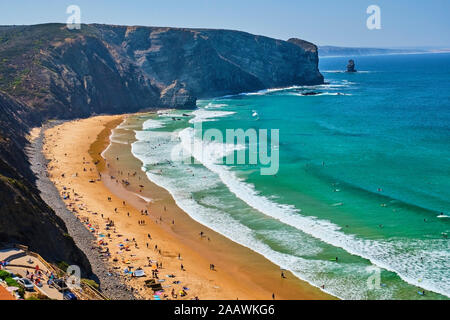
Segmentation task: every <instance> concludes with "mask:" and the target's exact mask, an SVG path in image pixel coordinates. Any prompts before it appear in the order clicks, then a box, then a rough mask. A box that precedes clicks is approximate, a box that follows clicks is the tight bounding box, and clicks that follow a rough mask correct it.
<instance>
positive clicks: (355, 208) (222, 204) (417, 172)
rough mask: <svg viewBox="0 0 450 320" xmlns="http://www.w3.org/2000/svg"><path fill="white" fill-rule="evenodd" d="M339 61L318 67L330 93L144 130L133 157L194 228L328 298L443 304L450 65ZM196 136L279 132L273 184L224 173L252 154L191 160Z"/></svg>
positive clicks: (445, 58)
mask: <svg viewBox="0 0 450 320" xmlns="http://www.w3.org/2000/svg"><path fill="white" fill-rule="evenodd" d="M348 59H349V58H323V59H321V61H320V70H321V72H322V73H323V75H324V76H325V80H326V82H327V84H325V85H321V86H314V87H292V88H286V89H275V90H265V91H261V92H255V93H243V94H240V95H235V96H227V97H221V98H215V99H210V100H201V101H199V102H198V109H197V110H195V111H192V110H191V111H180V110H176V111H169V112H165V113H160V114H159V115H158V116H157V117H155V116H148V117H147V118H148V119H146V121H145V122H144V125H143V129H142V130H140V131H136V138H137V140H138V141H137V142H135V143H134V144H133V148H132V150H133V154H134V155H135V156H136V157H137V158H139V159H140V160H142V161H143V163H144V167H143V170H145V171H146V172H147V176H148V177H149V179H150V180H152V181H154V182H155V183H157V184H159V185H160V186H162V187H164V188H166V189H167V190H169V192H170V193H171V194H172V195H173V197H174V198H175V200H176V202H177V203H178V205H179V206H180V207H181V208H183V209H184V210H185V211H186V212H187V213H188V214H189V215H191V216H192V217H193V218H194V219H196V220H198V221H199V222H201V223H203V224H205V225H207V226H209V227H211V228H212V229H214V230H216V231H217V232H219V233H222V234H224V235H225V236H227V237H229V238H230V239H232V240H234V241H236V242H238V243H241V244H243V245H244V246H247V247H249V248H251V249H252V250H254V251H257V252H259V253H261V254H262V255H264V256H266V257H267V258H268V259H270V260H271V261H273V262H274V263H276V264H277V265H279V266H280V268H282V269H287V270H291V271H292V272H293V273H294V274H295V275H297V276H298V277H299V278H301V279H304V280H306V281H308V282H310V283H311V284H313V285H315V286H318V287H321V286H323V290H325V291H327V292H329V293H331V294H333V295H335V296H337V297H340V298H344V299H448V297H449V296H450V248H449V239H448V238H447V235H448V234H450V218H445V217H441V218H438V216H439V215H441V212H443V213H444V215H450V81H449V80H450V54H420V55H419V54H418V55H390V56H370V57H358V58H356V59H355V60H356V66H357V69H358V70H360V72H358V73H356V74H348V73H344V72H342V70H344V69H345V66H346V63H347V60H348ZM305 92H314V93H316V95H311V96H305V95H302V93H305ZM183 113H185V114H186V113H188V114H189V115H190V116H189V117H186V116H183ZM174 118H175V119H180V120H173V119H174ZM199 122H202V125H203V128H204V129H208V128H216V129H219V130H220V131H222V132H223V133H225V130H226V129H236V128H242V129H244V130H246V129H248V128H254V129H279V139H280V145H279V148H278V151H279V157H280V160H279V171H278V173H277V174H276V175H270V176H265V175H261V174H260V170H259V165H226V164H224V163H223V161H222V157H223V156H225V155H227V154H229V153H233V152H234V151H235V150H236V149H240V148H247V149H249V145H248V143H245V144H243V145H237V146H236V145H235V146H233V145H229V144H228V145H227V144H224V143H221V142H219V141H215V142H210V143H204V149H203V151H204V153H205V152H206V154H207V156H203V157H200V156H199V155H198V154H197V152H196V150H192V149H191V148H190V147H189V144H190V141H192V137H193V130H192V127H193V125H194V124H195V123H199ZM180 150H183V151H184V155H186V154H188V156H192V157H193V158H196V159H197V160H199V161H198V163H194V164H190V163H186V161H180V158H179V151H180ZM185 160H186V159H185ZM336 257H338V261H335V260H336ZM377 279H380V280H379V283H378V282H377ZM422 291H425V295H422V294H419V292H420V293H422Z"/></svg>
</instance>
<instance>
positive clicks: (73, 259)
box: [0, 92, 92, 277]
mask: <svg viewBox="0 0 450 320" xmlns="http://www.w3.org/2000/svg"><path fill="white" fill-rule="evenodd" d="M32 122H33V119H32V116H31V115H30V114H29V113H27V107H26V106H24V105H22V104H18V103H17V102H15V101H14V100H13V99H12V98H11V97H9V96H8V95H5V94H3V93H1V92H0V242H2V243H17V244H23V245H26V246H28V247H29V248H30V249H31V250H32V251H35V252H38V253H39V254H40V255H41V256H43V257H44V258H45V259H46V260H47V261H50V262H54V263H58V262H61V261H65V262H67V263H69V264H76V265H78V266H80V268H81V269H82V273H83V276H84V277H90V276H91V274H92V271H91V266H90V264H89V261H88V260H87V258H86V256H85V255H84V254H83V252H81V251H80V250H79V249H78V248H77V246H76V245H75V243H74V241H73V239H72V238H71V237H70V236H69V235H68V232H67V229H66V227H65V225H64V223H63V221H62V220H61V219H60V218H59V217H57V216H56V214H55V212H53V210H52V209H51V208H49V207H48V206H47V204H46V203H45V202H44V201H43V200H42V199H41V197H40V196H39V191H38V190H37V188H36V187H35V186H34V185H33V182H34V177H33V174H32V172H31V170H30V168H29V165H28V161H27V158H26V156H25V153H24V148H25V145H26V139H25V135H26V133H27V132H28V128H29V125H30V124H31V123H32Z"/></svg>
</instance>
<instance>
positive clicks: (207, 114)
mask: <svg viewBox="0 0 450 320" xmlns="http://www.w3.org/2000/svg"><path fill="white" fill-rule="evenodd" d="M235 113H236V112H233V111H209V110H205V109H201V108H199V109H196V110H195V111H194V112H192V115H193V116H194V118H192V119H191V120H189V123H195V122H207V121H216V120H217V118H221V117H226V116H229V115H232V114H235Z"/></svg>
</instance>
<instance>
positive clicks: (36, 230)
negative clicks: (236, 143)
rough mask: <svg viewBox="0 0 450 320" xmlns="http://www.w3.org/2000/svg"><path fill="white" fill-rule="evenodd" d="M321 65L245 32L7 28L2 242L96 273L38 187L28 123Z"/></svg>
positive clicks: (312, 80)
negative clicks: (30, 155) (28, 152)
mask: <svg viewBox="0 0 450 320" xmlns="http://www.w3.org/2000/svg"><path fill="white" fill-rule="evenodd" d="M317 64H318V57H317V47H315V46H314V45H313V44H310V43H306V42H302V40H298V39H296V41H289V42H286V41H282V40H276V39H271V38H267V37H262V36H255V35H251V34H248V33H245V32H239V31H227V30H207V29H179V28H158V27H125V26H109V25H82V27H81V30H68V29H67V28H66V26H65V25H63V24H44V25H35V26H0V241H4V242H18V243H22V244H25V245H29V246H30V247H31V248H32V249H33V250H34V251H37V252H39V253H40V254H41V255H42V256H44V257H46V258H48V259H49V260H52V261H58V260H65V261H67V262H69V263H76V264H78V265H80V266H83V267H84V270H85V271H86V272H87V273H89V272H90V270H91V269H90V266H89V263H88V262H87V260H86V257H85V256H84V254H83V253H82V252H80V251H79V250H78V249H77V248H76V246H75V245H74V243H73V241H72V239H70V237H67V235H66V234H65V233H66V232H67V231H66V228H65V226H64V224H63V223H62V221H61V220H60V219H59V218H58V217H57V216H56V215H55V213H54V212H53V211H52V210H51V209H50V208H49V207H48V206H47V205H46V204H45V203H44V202H43V201H42V199H41V198H40V196H39V192H38V190H37V189H36V188H35V186H34V177H33V174H32V173H31V170H30V168H29V163H28V159H27V158H26V156H25V153H24V151H23V150H24V148H25V146H26V139H25V135H26V133H27V132H28V130H29V128H31V127H33V126H38V125H40V124H42V122H43V121H45V120H47V119H55V118H57V119H72V118H76V117H87V116H89V115H92V114H95V113H124V112H135V111H138V110H142V109H149V108H156V107H170V108H192V107H195V103H196V99H197V98H203V97H213V96H221V95H226V94H234V93H239V92H248V91H255V90H260V89H264V88H269V87H282V86H290V85H312V84H320V83H323V77H322V75H321V74H320V73H319V71H318V68H317Z"/></svg>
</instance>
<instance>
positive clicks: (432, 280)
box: [179, 128, 450, 296]
mask: <svg viewBox="0 0 450 320" xmlns="http://www.w3.org/2000/svg"><path fill="white" fill-rule="evenodd" d="M193 134H194V132H193V130H192V129H191V128H187V129H184V130H182V131H181V132H180V134H179V135H180V138H181V144H182V145H183V147H184V146H187V145H190V144H191V141H192V139H193V138H192V135H193ZM185 150H187V151H189V152H191V154H192V156H193V157H194V158H195V159H196V160H197V161H200V162H202V163H203V165H204V166H205V167H206V168H208V169H209V170H211V171H212V172H214V173H216V174H217V175H218V176H219V178H220V180H221V181H222V183H224V184H225V185H226V186H227V188H228V189H229V190H230V191H231V192H232V193H233V194H235V196H236V197H237V198H239V199H241V200H243V201H244V202H245V203H247V204H248V205H249V206H251V207H253V208H254V209H256V210H258V211H259V212H261V213H264V214H265V215H267V216H270V217H272V218H275V219H277V220H279V221H281V222H283V223H284V224H287V225H290V226H292V227H294V228H296V229H298V230H301V231H302V232H304V233H306V234H309V235H311V236H313V237H315V238H317V239H320V240H321V241H324V242H326V243H328V244H331V245H333V246H335V247H338V248H342V249H344V250H346V251H347V252H349V253H351V254H354V255H358V256H360V257H363V258H365V259H368V260H370V261H371V262H372V263H373V264H375V265H377V266H379V267H381V268H384V269H386V270H389V271H393V272H395V273H397V274H398V275H399V276H400V277H401V278H402V279H403V280H405V281H406V282H408V283H410V284H414V285H419V286H420V287H422V288H425V289H427V290H430V291H434V292H437V293H440V294H443V295H447V296H450V283H448V282H445V279H448V278H450V274H449V273H450V272H449V270H448V269H446V268H445V265H446V263H447V262H448V261H450V252H448V251H447V252H446V251H441V248H442V247H439V246H438V247H437V248H436V250H437V251H438V252H433V254H434V255H435V259H434V260H433V261H435V262H436V265H435V269H430V268H427V267H426V265H424V264H423V263H421V262H420V260H419V259H418V256H417V255H418V254H421V255H422V256H427V255H430V245H429V244H427V245H426V246H418V247H417V250H421V251H420V252H417V251H416V252H410V251H409V250H408V248H402V244H403V243H404V242H402V241H400V242H393V243H391V242H387V241H375V240H365V239H361V238H358V237H356V236H354V235H350V234H346V233H344V232H342V231H341V227H339V226H338V225H336V224H334V223H332V222H330V221H327V220H320V219H317V218H315V217H309V216H303V215H301V214H299V213H300V210H299V209H298V208H295V207H294V206H291V205H286V204H279V203H276V202H274V201H271V200H270V199H268V198H266V197H264V196H262V195H260V194H259V193H258V192H257V191H256V190H255V188H254V186H253V185H251V184H249V183H246V182H244V181H243V180H242V179H239V178H238V177H237V176H236V174H235V173H234V172H232V171H231V170H230V169H229V168H228V167H226V166H223V165H219V164H216V161H215V160H216V159H214V158H205V157H204V155H203V154H200V153H198V151H197V150H195V149H194V150H192V149H190V148H186V147H185ZM441 244H442V243H441ZM399 248H400V249H401V248H402V249H403V250H399ZM419 248H426V249H419ZM400 254H401V255H402V256H403V258H400V259H399V255H400ZM419 257H420V256H419ZM405 266H406V267H405ZM436 268H439V269H440V270H439V271H437V270H436ZM419 278H421V279H422V280H421V282H420V284H419V283H418V279H419ZM443 280H444V281H443Z"/></svg>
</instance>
